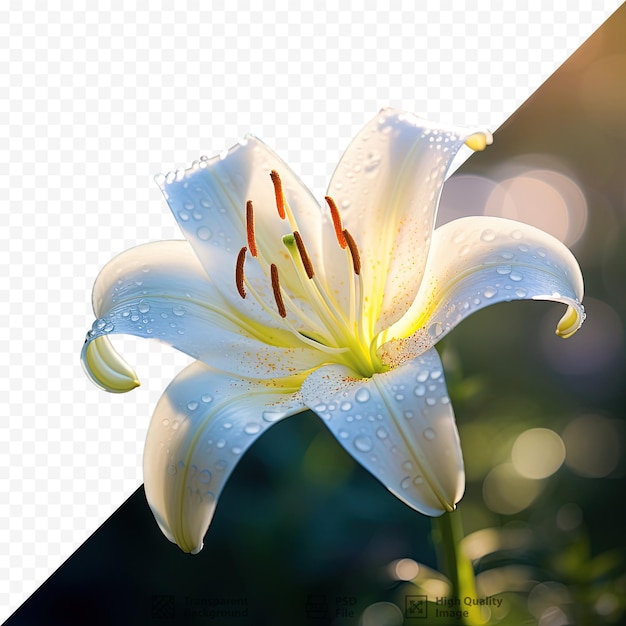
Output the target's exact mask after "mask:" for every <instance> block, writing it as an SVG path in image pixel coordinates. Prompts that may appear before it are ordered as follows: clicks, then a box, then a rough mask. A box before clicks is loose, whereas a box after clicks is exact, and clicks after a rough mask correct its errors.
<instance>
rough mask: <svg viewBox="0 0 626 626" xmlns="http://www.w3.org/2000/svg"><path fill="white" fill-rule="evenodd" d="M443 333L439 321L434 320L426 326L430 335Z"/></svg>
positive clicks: (435, 335)
mask: <svg viewBox="0 0 626 626" xmlns="http://www.w3.org/2000/svg"><path fill="white" fill-rule="evenodd" d="M441 333H443V327H442V325H441V322H435V323H434V324H431V325H430V326H429V327H428V334H429V335H430V336H431V337H439V336H440V335H441Z"/></svg>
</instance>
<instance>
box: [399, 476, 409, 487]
mask: <svg viewBox="0 0 626 626" xmlns="http://www.w3.org/2000/svg"><path fill="white" fill-rule="evenodd" d="M410 486H411V477H410V476H405V477H404V478H403V479H402V480H401V481H400V487H402V489H408V488H409V487H410Z"/></svg>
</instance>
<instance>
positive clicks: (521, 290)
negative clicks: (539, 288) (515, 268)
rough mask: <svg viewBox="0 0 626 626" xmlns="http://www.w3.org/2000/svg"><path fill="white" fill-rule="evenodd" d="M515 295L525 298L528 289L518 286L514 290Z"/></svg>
mask: <svg viewBox="0 0 626 626" xmlns="http://www.w3.org/2000/svg"><path fill="white" fill-rule="evenodd" d="M515 295H516V296H517V297H518V298H525V297H526V296H527V295H528V291H526V289H524V288H523V287H518V288H517V289H516V290H515Z"/></svg>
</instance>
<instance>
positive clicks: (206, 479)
mask: <svg viewBox="0 0 626 626" xmlns="http://www.w3.org/2000/svg"><path fill="white" fill-rule="evenodd" d="M198 482H199V483H202V484H203V485H208V484H209V483H210V482H211V472H209V470H202V471H201V472H200V473H199V474H198Z"/></svg>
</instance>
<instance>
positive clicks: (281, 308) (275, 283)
mask: <svg viewBox="0 0 626 626" xmlns="http://www.w3.org/2000/svg"><path fill="white" fill-rule="evenodd" d="M270 277H271V279H272V290H273V291H274V300H275V301H276V308H277V309H278V314H279V315H280V316H281V317H283V318H284V317H287V309H285V303H284V302H283V294H282V293H281V291H280V281H279V280H278V268H277V267H276V265H275V264H274V263H272V264H271V265H270Z"/></svg>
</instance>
